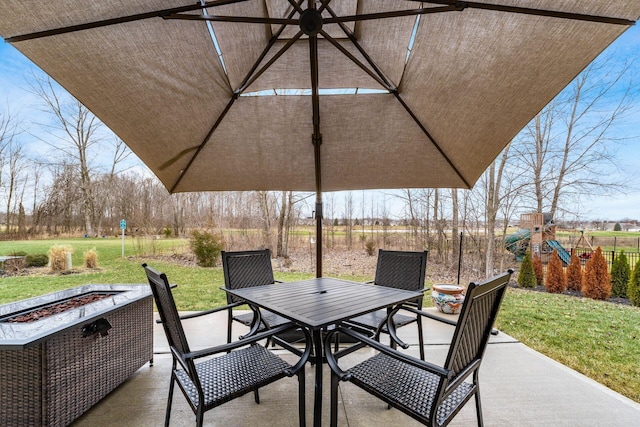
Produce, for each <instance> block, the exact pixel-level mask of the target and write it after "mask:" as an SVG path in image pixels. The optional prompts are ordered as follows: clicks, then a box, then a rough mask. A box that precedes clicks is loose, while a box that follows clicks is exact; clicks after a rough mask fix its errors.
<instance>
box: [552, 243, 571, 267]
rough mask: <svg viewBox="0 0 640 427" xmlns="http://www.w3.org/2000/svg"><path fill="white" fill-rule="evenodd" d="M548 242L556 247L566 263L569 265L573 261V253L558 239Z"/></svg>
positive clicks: (553, 247)
mask: <svg viewBox="0 0 640 427" xmlns="http://www.w3.org/2000/svg"><path fill="white" fill-rule="evenodd" d="M547 244H548V245H549V247H550V248H551V249H555V250H556V251H557V252H558V256H559V257H560V259H561V260H562V262H563V263H564V265H569V263H570V262H571V254H570V253H569V252H567V250H566V249H565V248H563V247H562V245H561V244H560V243H559V242H558V241H557V240H547Z"/></svg>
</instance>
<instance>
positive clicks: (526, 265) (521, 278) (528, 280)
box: [518, 251, 536, 288]
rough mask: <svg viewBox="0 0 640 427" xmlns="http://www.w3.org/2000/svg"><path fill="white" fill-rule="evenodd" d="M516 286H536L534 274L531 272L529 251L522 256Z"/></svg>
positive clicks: (531, 264) (531, 263)
mask: <svg viewBox="0 0 640 427" xmlns="http://www.w3.org/2000/svg"><path fill="white" fill-rule="evenodd" d="M518 285H520V286H522V287H523V288H535V286H536V274H535V272H534V271H533V262H531V253H530V252H529V251H527V252H526V253H525V254H524V258H523V259H522V264H520V271H519V272H518Z"/></svg>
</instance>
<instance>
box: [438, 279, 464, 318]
mask: <svg viewBox="0 0 640 427" xmlns="http://www.w3.org/2000/svg"><path fill="white" fill-rule="evenodd" d="M431 300H432V301H433V305H434V306H436V307H437V308H438V310H439V311H441V312H443V313H446V314H458V313H460V310H461V309H462V303H463V302H464V288H463V287H462V286H457V285H433V291H432V292H431Z"/></svg>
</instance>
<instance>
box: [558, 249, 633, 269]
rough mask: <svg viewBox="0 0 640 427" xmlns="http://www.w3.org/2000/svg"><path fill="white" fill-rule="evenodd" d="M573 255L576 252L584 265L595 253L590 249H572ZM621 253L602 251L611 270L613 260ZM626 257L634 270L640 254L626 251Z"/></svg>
mask: <svg viewBox="0 0 640 427" xmlns="http://www.w3.org/2000/svg"><path fill="white" fill-rule="evenodd" d="M570 252H571V254H573V253H574V252H575V253H576V255H578V258H580V259H581V260H582V261H583V262H582V264H583V265H584V264H585V263H586V261H588V260H589V258H591V256H592V254H593V252H592V251H591V250H590V249H582V248H576V249H574V248H571V249H570ZM620 252H621V251H602V255H603V256H604V259H605V260H607V264H609V268H611V264H613V260H614V259H616V257H617V256H620ZM624 255H625V256H626V257H627V261H629V266H630V267H631V269H632V270H633V267H634V266H635V265H636V263H637V262H638V261H640V252H627V251H624Z"/></svg>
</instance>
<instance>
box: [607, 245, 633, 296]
mask: <svg viewBox="0 0 640 427" xmlns="http://www.w3.org/2000/svg"><path fill="white" fill-rule="evenodd" d="M630 278H631V267H630V266H629V261H628V260H627V256H626V255H625V253H624V251H620V254H619V255H618V256H616V257H615V259H614V260H613V263H612V265H611V295H612V296H614V297H622V298H626V297H627V285H628V284H629V279H630Z"/></svg>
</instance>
